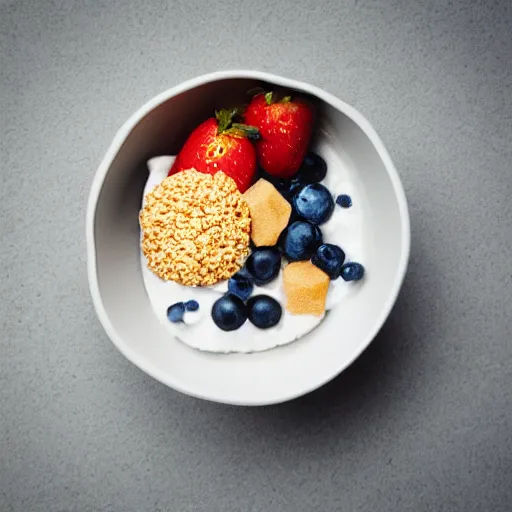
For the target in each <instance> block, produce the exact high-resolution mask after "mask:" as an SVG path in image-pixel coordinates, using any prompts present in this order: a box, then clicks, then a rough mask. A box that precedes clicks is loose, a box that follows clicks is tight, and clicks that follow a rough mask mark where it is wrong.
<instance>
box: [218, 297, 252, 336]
mask: <svg viewBox="0 0 512 512" xmlns="http://www.w3.org/2000/svg"><path fill="white" fill-rule="evenodd" d="M212 319H213V321H214V322H215V325H216V326H217V327H218V328H219V329H222V330H223V331H234V330H236V329H238V328H239V327H241V326H242V325H243V324H244V322H245V321H246V320H247V307H246V305H245V304H244V303H243V301H242V299H240V298H239V297H237V296H235V295H231V294H230V293H227V294H226V295H223V296H222V297H221V298H220V299H218V300H216V301H215V303H214V304H213V307H212Z"/></svg>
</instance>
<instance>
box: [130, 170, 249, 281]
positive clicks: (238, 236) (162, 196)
mask: <svg viewBox="0 0 512 512" xmlns="http://www.w3.org/2000/svg"><path fill="white" fill-rule="evenodd" d="M139 218H140V225H141V228H142V234H143V236H142V244H141V245H142V252H143V253H144V256H145V257H146V260H147V264H148V267H149V269H150V270H151V271H152V272H154V273H155V274H156V275H157V276H159V277H161V278H162V279H164V280H166V281H169V280H171V281H176V282H178V283H181V284H184V285H188V286H207V285H211V284H215V283H216V282H218V281H221V280H223V279H228V278H229V277H231V276H232V275H233V274H235V273H236V272H237V271H238V270H240V268H241V267H242V265H243V263H244V260H245V258H246V257H247V255H248V254H249V235H250V231H251V219H250V215H249V207H248V206H247V203H246V202H245V199H244V198H243V196H242V194H241V193H240V192H239V191H238V188H237V186H236V184H235V182H234V180H233V179H232V178H230V177H229V176H226V175H225V174H224V173H223V172H217V173H216V174H214V175H210V174H203V173H200V172H198V171H196V170H195V169H188V170H186V171H182V172H179V173H177V174H174V175H173V176H169V177H167V178H165V179H164V180H163V181H162V183H160V185H157V186H156V187H155V188H154V189H153V191H152V192H149V193H148V194H147V195H146V197H145V204H144V207H143V209H142V211H141V212H140V216H139Z"/></svg>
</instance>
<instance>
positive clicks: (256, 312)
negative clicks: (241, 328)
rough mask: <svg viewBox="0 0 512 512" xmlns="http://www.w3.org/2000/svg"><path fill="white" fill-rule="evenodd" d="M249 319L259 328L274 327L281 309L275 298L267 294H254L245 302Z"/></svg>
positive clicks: (281, 311) (279, 316) (281, 312)
mask: <svg viewBox="0 0 512 512" xmlns="http://www.w3.org/2000/svg"><path fill="white" fill-rule="evenodd" d="M247 309H248V313H249V321H250V322H251V323H253V324H254V325H255V326H256V327H259V328H260V329H269V328H270V327H274V325H276V324H277V323H278V322H279V320H281V315H282V314H283V310H282V308H281V304H279V302H277V300H276V299H274V298H272V297H269V296H268V295H255V296H254V297H251V298H250V299H249V300H248V302H247Z"/></svg>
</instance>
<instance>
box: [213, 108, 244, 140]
mask: <svg viewBox="0 0 512 512" xmlns="http://www.w3.org/2000/svg"><path fill="white" fill-rule="evenodd" d="M239 115H241V109H240V108H238V107H234V108H228V109H222V110H216V111H215V117H216V118H217V122H218V128H217V134H219V133H222V132H225V131H226V130H227V129H228V128H229V127H230V126H231V123H232V122H233V118H235V117H236V116H239Z"/></svg>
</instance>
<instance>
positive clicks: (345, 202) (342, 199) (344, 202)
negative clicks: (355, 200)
mask: <svg viewBox="0 0 512 512" xmlns="http://www.w3.org/2000/svg"><path fill="white" fill-rule="evenodd" d="M336 204H337V205H338V206H341V207H342V208H350V207H351V206H352V198H351V197H350V196H347V194H340V195H339V196H338V197H337V198H336Z"/></svg>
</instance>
